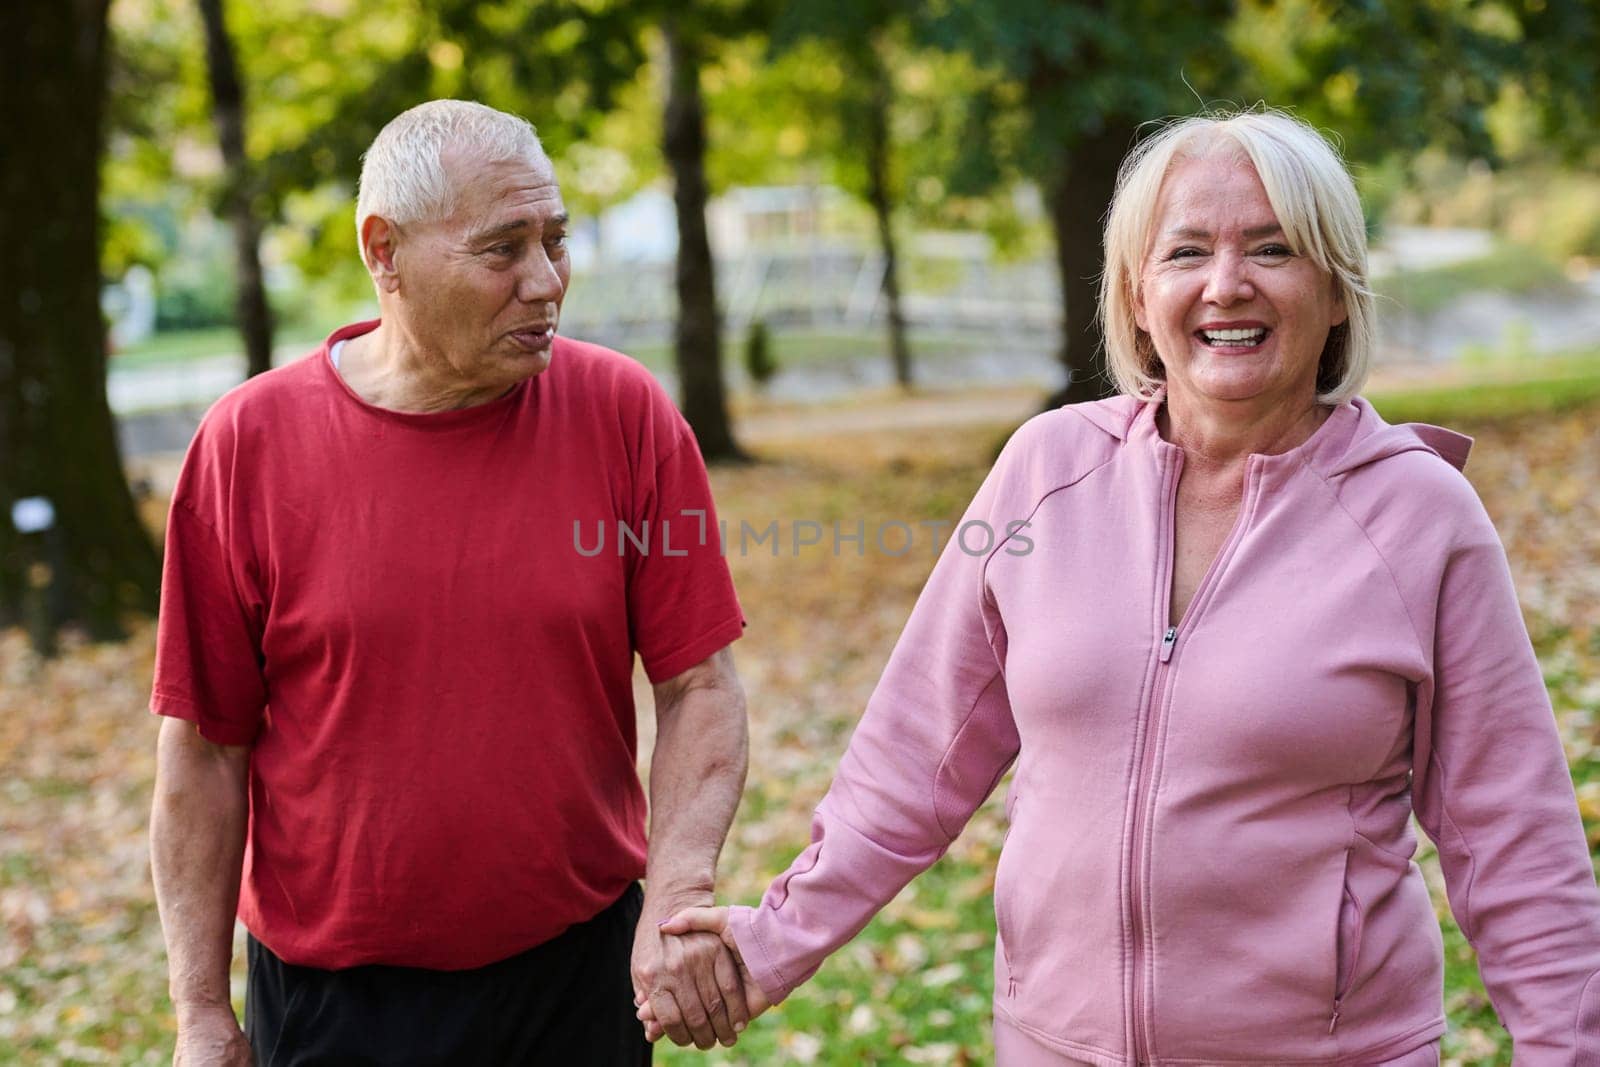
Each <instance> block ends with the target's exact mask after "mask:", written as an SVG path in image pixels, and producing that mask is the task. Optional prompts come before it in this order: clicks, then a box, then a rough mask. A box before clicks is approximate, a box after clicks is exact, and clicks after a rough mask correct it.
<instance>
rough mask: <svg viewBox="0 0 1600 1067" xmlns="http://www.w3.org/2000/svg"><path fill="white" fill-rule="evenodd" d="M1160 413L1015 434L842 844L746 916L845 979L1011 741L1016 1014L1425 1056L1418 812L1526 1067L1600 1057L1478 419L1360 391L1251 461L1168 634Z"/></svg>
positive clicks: (1093, 1044)
mask: <svg viewBox="0 0 1600 1067" xmlns="http://www.w3.org/2000/svg"><path fill="white" fill-rule="evenodd" d="M1158 406H1159V405H1158V403H1156V402H1141V401H1138V400H1135V399H1133V398H1129V397H1122V398H1118V399H1114V400H1108V401H1102V402H1099V403H1095V404H1084V405H1076V406H1072V407H1067V408H1062V409H1060V410H1057V411H1053V412H1049V413H1047V414H1044V415H1041V416H1039V417H1038V418H1036V419H1033V420H1032V421H1030V422H1029V423H1028V424H1027V425H1025V426H1024V427H1022V429H1020V430H1019V431H1018V432H1017V433H1016V435H1015V436H1014V437H1013V439H1012V441H1011V442H1010V444H1009V445H1008V446H1007V447H1006V449H1005V451H1004V453H1003V454H1002V455H1001V457H1000V459H999V461H998V462H997V463H996V464H995V467H994V470H993V471H992V472H991V473H990V475H989V477H988V478H987V479H986V480H985V482H984V484H983V487H982V489H980V490H979V492H978V495H977V497H976V499H975V500H974V501H973V503H972V505H971V507H970V509H969V510H968V512H967V515H966V519H965V520H964V522H978V521H982V522H984V523H987V525H988V527H989V528H990V529H993V530H995V531H999V532H1000V533H999V537H997V538H996V541H997V543H995V544H992V545H983V544H982V542H983V541H984V536H983V531H982V529H981V528H980V527H976V526H974V527H972V528H971V530H970V531H969V532H968V536H967V538H966V539H965V541H964V542H963V541H961V540H960V539H956V538H953V539H952V541H951V543H950V545H948V546H947V548H946V550H945V551H944V553H943V555H942V557H941V559H940V561H939V563H938V565H937V566H936V568H935V569H934V571H933V574H932V576H931V577H930V578H929V579H928V583H927V586H926V588H925V589H924V590H923V592H922V596H921V598H920V599H919V600H918V602H917V606H916V608H915V610H914V611H913V612H912V615H911V619H910V621H909V622H908V623H907V625H906V629H905V632H904V633H903V634H902V636H901V638H900V641H899V643H898V645H897V646H896V648H895V651H894V654H893V656H892V657H891V659H890V661H889V665H888V667H887V669H886V670H885V672H884V675H883V679H882V681H881V682H880V683H879V685H878V688H877V690H876V691H875V692H874V694H873V696H872V699H871V701H870V702H869V704H868V706H867V710H866V713H865V715H864V716H863V718H862V720H861V724H860V726H859V727H858V729H857V731H856V733H855V736H854V738H853V739H852V740H851V742H850V746H849V749H848V751H847V752H846V753H845V755H844V758H843V760H842V762H841V763H840V767H839V772H838V776H837V777H836V779H835V780H834V783H833V786H832V787H831V788H830V789H829V791H828V793H827V795H826V796H825V797H824V798H823V800H822V803H821V804H820V805H819V807H818V808H817V811H816V816H815V819H814V821H813V823H812V843H811V845H810V847H809V848H807V849H806V850H805V851H804V852H803V853H802V854H801V855H800V856H799V857H798V858H797V859H796V860H795V862H794V864H793V865H792V866H791V867H790V868H789V870H788V871H786V872H785V873H784V874H782V875H781V876H779V877H778V878H777V879H776V880H775V881H774V882H773V883H772V885H771V887H770V888H769V889H768V890H767V893H766V895H765V897H764V898H763V900H762V902H761V904H760V906H759V907H757V908H735V909H733V921H732V926H733V930H734V935H735V937H736V939H737V941H738V945H739V948H740V951H741V953H742V955H743V956H744V958H745V961H746V963H747V964H748V966H749V967H750V969H751V971H752V972H753V974H754V976H755V977H756V979H757V981H758V982H760V984H761V986H762V988H763V989H764V990H766V992H767V993H768V994H769V995H770V996H772V997H773V998H774V999H781V998H782V997H783V996H786V995H787V994H788V993H789V992H790V991H791V990H793V989H794V988H795V986H797V985H798V984H800V983H801V982H803V981H805V980H806V979H807V978H809V977H810V976H811V975H812V974H813V973H815V971H816V970H817V968H818V966H820V964H821V963H822V960H823V959H824V957H826V956H827V955H828V954H829V953H830V952H832V951H833V950H834V949H836V948H838V947H839V946H840V945H841V944H843V943H844V942H845V941H847V940H849V939H850V938H851V937H853V936H855V934H856V933H857V932H859V931H860V930H861V928H862V927H863V926H865V925H866V923H867V921H868V920H869V919H870V918H871V917H872V916H873V914H874V913H875V912H877V911H878V909H879V908H881V907H882V906H883V905H884V904H885V903H886V902H887V901H889V900H890V899H891V898H892V897H893V896H894V895H895V894H896V893H897V892H898V891H899V890H900V889H901V888H902V887H903V886H904V885H905V884H906V883H907V882H908V881H910V880H911V879H912V878H913V877H915V876H916V875H917V873H918V872H920V871H922V870H924V869H925V868H926V867H928V866H929V865H930V864H932V863H933V862H934V861H935V860H937V859H938V858H939V857H940V856H941V855H942V854H943V853H944V851H945V849H946V848H947V847H948V846H949V844H950V842H951V841H952V839H954V837H955V836H956V835H957V834H958V833H959V832H960V830H961V828H962V826H963V825H965V823H966V821H967V819H968V818H969V817H970V816H971V814H972V812H973V811H974V810H975V809H976V808H977V807H978V805H979V804H980V803H982V801H983V800H984V798H985V797H986V796H988V794H989V793H990V791H991V790H992V789H993V788H994V786H995V783H996V782H997V781H999V779H1000V776H1001V775H1002V774H1003V773H1004V772H1005V770H1006V768H1007V767H1008V766H1009V765H1010V764H1011V762H1012V760H1013V759H1016V761H1017V769H1016V776H1015V780H1014V784H1013V786H1012V788H1011V792H1010V795H1009V797H1008V799H1007V803H1006V811H1007V814H1008V817H1009V820H1010V829H1009V832H1008V834H1007V839H1006V843H1005V846H1004V849H1003V850H1002V853H1001V857H1000V866H999V871H998V873H997V875H996V879H995V894H994V895H995V915H996V919H997V923H998V926H999V939H998V942H997V946H996V959H995V1001H994V1008H995V1015H996V1025H997V1027H999V1028H1011V1031H1012V1032H1014V1033H1021V1034H1025V1035H1026V1036H1027V1037H1028V1038H1029V1039H1031V1042H1032V1043H1033V1044H1034V1045H1036V1046H1042V1047H1044V1048H1046V1049H1050V1050H1054V1051H1055V1052H1057V1053H1059V1054H1060V1056H1061V1057H1063V1058H1064V1059H1066V1060H1068V1061H1069V1062H1070V1061H1082V1062H1087V1063H1093V1064H1102V1065H1106V1067H1112V1065H1122V1064H1183V1065H1198V1064H1329V1065H1332V1064H1370V1063H1373V1062H1376V1061H1383V1060H1389V1059H1395V1058H1398V1057H1402V1056H1403V1055H1404V1054H1405V1053H1407V1052H1411V1051H1413V1050H1418V1049H1421V1048H1422V1047H1423V1046H1426V1045H1428V1044H1429V1043H1430V1042H1432V1041H1434V1040H1435V1039H1436V1038H1438V1036H1439V1035H1440V1034H1441V1033H1442V1032H1443V1030H1444V1026H1445V1020H1444V1011H1443V1003H1442V1001H1443V997H1442V972H1443V964H1442V949H1441V942H1440V935H1439V925H1438V921H1437V919H1436V917H1435V915H1434V912H1433V907H1432V905H1431V903H1430V901H1429V898H1428V891H1427V888H1426V886H1425V885H1424V883H1423V879H1422V875H1421V873H1420V871H1419V870H1418V868H1417V865H1416V864H1415V863H1413V862H1412V861H1411V857H1412V855H1413V854H1414V853H1415V851H1416V847H1417V841H1416V837H1415V834H1414V833H1413V832H1412V829H1411V826H1410V823H1409V820H1410V817H1411V815H1412V814H1413V813H1415V815H1416V816H1417V818H1418V820H1419V821H1420V822H1421V824H1422V826H1423V828H1424V829H1425V830H1426V831H1427V833H1428V835H1429V836H1430V837H1431V838H1432V839H1433V840H1434V841H1435V842H1436V843H1437V845H1438V848H1439V854H1440V858H1441V862H1442V865H1443V869H1444V873H1445V877H1446V881H1447V883H1448V888H1449V896H1450V904H1451V909H1452V911H1453V912H1454V913H1455V916H1456V919H1457V921H1458V922H1459V923H1460V925H1461V928H1462V930H1463V931H1464V932H1465V933H1466V935H1467V937H1468V938H1469V939H1470V940H1471V942H1472V944H1473V945H1474V946H1475V947H1476V949H1477V951H1478V953H1479V965H1480V968H1481V971H1482V974H1483V978H1484V982H1485V984H1486V985H1487V987H1488V990H1489V993H1490V995H1491V997H1492V999H1493V1001H1494V1005H1495V1008H1496V1010H1497V1011H1498V1012H1499V1014H1500V1017H1501V1019H1502V1020H1503V1021H1504V1023H1505V1025H1506V1027H1507V1028H1508V1029H1509V1031H1510V1032H1511V1034H1512V1036H1513V1039H1514V1042H1515V1056H1516V1062H1517V1064H1518V1065H1519V1067H1545V1065H1550V1067H1554V1065H1557V1064H1560V1065H1562V1067H1569V1065H1573V1064H1600V891H1597V890H1596V886H1595V876H1594V868H1593V866H1592V861H1591V859H1590V856H1589V851H1588V847H1587V845H1586V842H1585V839H1584V833H1583V826H1582V823H1581V820H1580V819H1579V816H1578V811H1577V805H1576V803H1575V801H1574V797H1573V789H1572V781H1571V777H1570V773H1569V771H1568V768H1567V764H1566V761H1565V758H1564V755H1563V752H1562V747H1561V743H1560V739H1559V737H1558V735H1557V731H1556V726H1555V721H1554V716H1553V715H1552V713H1551V708H1550V703H1549V697H1548V696H1547V694H1546V691H1545V688H1544V684H1543V680H1542V677H1541V673H1540V670H1539V666H1538V664H1537V662H1536V660H1535V659H1534V655H1533V651H1532V648H1531V646H1530V644H1529V641H1528V636H1527V631H1526V630H1525V628H1524V626H1523V622H1522V617H1521V613H1520V611H1519V609H1518V606H1517V599H1516V594H1515V592H1514V590H1513V588H1512V583H1511V576H1510V573H1509V570H1508V569H1507V566H1506V559H1505V553H1504V550H1503V549H1502V548H1501V546H1500V542H1499V540H1498V538H1497V536H1496V534H1495V531H1494V527H1493V526H1492V525H1491V524H1490V522H1489V519H1488V516H1487V515H1486V514H1485V512H1484V510H1483V507H1482V505H1481V504H1480V503H1479V501H1478V498H1477V496H1476V494H1475V493H1474V492H1473V490H1472V487H1471V486H1470V485H1469V484H1468V482H1467V481H1466V479H1465V478H1463V477H1462V476H1461V475H1460V474H1459V473H1458V472H1457V468H1459V467H1461V466H1462V465H1463V464H1464V462H1465V460H1466V454H1467V449H1468V447H1469V446H1470V444H1471V442H1470V440H1469V439H1467V438H1465V437H1462V436H1460V435H1458V434H1454V433H1451V432H1449V431H1447V430H1440V429H1437V428H1434V427H1430V426H1420V425H1418V426H1389V425H1387V424H1386V423H1384V421H1383V420H1382V419H1381V418H1379V416H1378V415H1377V413H1376V412H1375V411H1373V409H1372V408H1371V406H1370V405H1368V404H1367V403H1366V402H1365V401H1364V400H1360V399H1357V400H1355V401H1353V402H1349V403H1344V404H1341V405H1339V406H1338V407H1337V408H1336V409H1335V410H1334V411H1333V412H1332V414H1331V415H1330V416H1329V417H1328V419H1327V420H1326V421H1325V422H1324V423H1323V425H1322V426H1321V427H1320V428H1319V429H1318V430H1317V432H1316V433H1315V434H1314V435H1313V436H1312V437H1311V438H1310V439H1309V440H1308V441H1306V442H1305V443H1304V444H1303V445H1301V446H1300V447H1298V448H1296V449H1294V450H1292V451H1289V452H1286V453H1282V454H1280V455H1272V456H1263V455H1255V456H1251V457H1250V458H1249V460H1248V472H1247V474H1246V478H1245V490H1244V498H1243V503H1242V505H1241V508H1240V512H1239V518H1238V521H1237V524H1236V525H1235V527H1234V529H1233V532H1232V533H1231V534H1230V535H1229V537H1228V539H1227V541H1226V542H1225V544H1224V545H1223V547H1222V549H1221V551H1220V552H1219V553H1218V555H1217V559H1216V561H1215V562H1214V563H1213V564H1212V565H1211V568H1210V570H1209V571H1208V572H1207V574H1206V576H1205V578H1204V579H1203V580H1202V582H1201V584H1200V586H1199V589H1198V590H1197V592H1196V593H1195V596H1194V600H1193V602H1192V604H1191V605H1190V607H1189V608H1188V610H1187V612H1186V613H1185V615H1184V617H1183V619H1182V621H1181V622H1180V623H1179V624H1178V625H1177V626H1176V627H1173V626H1171V625H1170V623H1169V619H1168V601H1169V588H1170V582H1171V569H1172V524H1173V511H1174V502H1175V499H1176V493H1177V485H1178V475H1179V471H1180V470H1181V468H1182V463H1183V454H1182V452H1181V450H1180V449H1178V448H1177V447H1175V446H1173V445H1171V444H1169V443H1167V442H1165V441H1163V440H1162V439H1161V437H1160V435H1159V433H1158V432H1157V429H1156V426H1155V412H1156V409H1157V407H1158ZM1014 520H1026V521H1027V522H1028V524H1029V525H1028V526H1027V527H1026V528H1025V529H1020V530H1018V531H1017V532H1016V533H1015V534H1014V535H1013V536H1011V537H1010V538H1005V537H1004V531H1005V530H1006V528H1007V524H1008V523H1012V522H1013V521H1014ZM980 547H983V548H985V549H986V550H985V551H983V552H981V553H977V552H975V551H974V550H976V549H978V548H980Z"/></svg>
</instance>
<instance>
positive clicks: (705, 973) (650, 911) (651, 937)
mask: <svg viewBox="0 0 1600 1067" xmlns="http://www.w3.org/2000/svg"><path fill="white" fill-rule="evenodd" d="M703 899H705V900H706V901H709V900H710V899H711V895H710V894H709V893H707V894H703ZM687 903H689V901H688V900H686V899H684V898H682V897H680V898H678V899H676V900H673V901H671V902H664V903H658V902H656V901H653V900H651V898H650V894H649V893H648V892H647V893H646V894H645V905H644V909H643V913H642V914H641V915H640V917H639V928H638V930H637V931H636V932H635V934H634V938H633V1002H634V1004H636V1005H642V1006H643V1008H642V1009H641V1010H648V1011H649V1012H650V1021H651V1024H652V1025H654V1026H655V1028H656V1029H655V1037H654V1038H651V1040H652V1041H654V1040H656V1039H657V1038H659V1037H660V1036H661V1035H662V1033H663V1032H664V1033H666V1035H667V1036H668V1037H670V1038H672V1040H673V1041H674V1042H675V1043H677V1044H679V1045H688V1044H690V1043H693V1044H694V1045H695V1047H696V1048H700V1049H708V1048H710V1047H711V1046H712V1045H714V1044H717V1043H719V1042H720V1043H721V1044H722V1045H723V1046H725V1047H729V1048H731V1047H732V1046H733V1043H734V1042H735V1041H736V1040H738V1034H739V1032H740V1031H742V1030H743V1029H744V1028H745V1026H746V1025H747V1024H748V1023H749V1021H750V1010H749V1008H748V1007H747V1005H746V1003H745V992H744V991H745V985H744V982H743V981H742V980H741V979H740V976H739V970H740V967H739V964H738V962H737V957H736V956H735V955H733V954H732V953H731V952H730V951H729V950H728V949H727V948H726V947H725V946H724V945H723V942H722V940H721V939H720V938H718V937H716V936H715V935H713V934H709V933H692V932H691V933H688V934H686V935H685V936H680V937H664V936H662V933H661V929H660V927H659V926H658V925H657V924H658V923H659V922H660V921H661V919H662V917H663V916H664V915H671V914H672V913H673V912H674V911H677V910H678V909H679V908H683V907H684V905H685V904H687ZM685 910H686V911H687V912H690V913H692V912H695V911H698V910H706V909H696V908H692V907H690V908H686V909H685ZM642 1019H643V1016H642V1015H641V1020H642ZM649 1030H650V1027H649V1025H647V1026H646V1035H647V1036H648V1034H649Z"/></svg>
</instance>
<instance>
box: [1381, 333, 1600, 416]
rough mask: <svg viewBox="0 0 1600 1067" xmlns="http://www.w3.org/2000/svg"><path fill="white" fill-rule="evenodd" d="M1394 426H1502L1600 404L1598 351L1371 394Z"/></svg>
mask: <svg viewBox="0 0 1600 1067" xmlns="http://www.w3.org/2000/svg"><path fill="white" fill-rule="evenodd" d="M1367 395H1368V398H1369V399H1370V400H1371V401H1372V403H1373V406H1374V407H1376V408H1377V409H1378V411H1379V412H1381V413H1382V414H1383V417H1384V418H1385V419H1387V420H1389V421H1390V422H1428V423H1434V424H1436V425H1451V424H1453V423H1458V422H1463V421H1465V422H1474V423H1476V422H1503V421H1505V420H1507V419H1509V418H1517V417H1522V416H1535V415H1554V414H1558V413H1560V412H1566V411H1574V410H1578V409H1583V408H1593V407H1595V406H1596V405H1597V404H1600V348H1590V349H1582V350H1579V351H1575V352H1569V353H1565V354H1563V355H1557V356H1546V357H1530V358H1523V359H1489V360H1485V361H1478V362H1467V363H1465V364H1464V365H1462V366H1460V367H1458V368H1451V373H1450V375H1449V377H1448V378H1445V379H1444V380H1443V381H1441V382H1440V383H1439V384H1433V385H1421V386H1414V387H1411V388H1406V389H1396V390H1392V391H1388V392H1385V391H1381V390H1379V391H1374V392H1371V393H1368V394H1367Z"/></svg>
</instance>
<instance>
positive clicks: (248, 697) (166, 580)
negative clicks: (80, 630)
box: [150, 438, 266, 745]
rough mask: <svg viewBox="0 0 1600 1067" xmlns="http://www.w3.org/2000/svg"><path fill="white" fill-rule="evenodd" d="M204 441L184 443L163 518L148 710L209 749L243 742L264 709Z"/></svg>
mask: <svg viewBox="0 0 1600 1067" xmlns="http://www.w3.org/2000/svg"><path fill="white" fill-rule="evenodd" d="M208 444H209V443H208V442H207V441H205V440H204V438H198V439H197V440H196V443H195V444H194V445H193V446H191V450H190V455H189V457H188V458H187V459H186V460H185V462H184V472H183V475H182V476H180V478H179V482H178V487H177V490H176V491H175V492H174V494H173V502H172V509H171V513H170V515H169V517H168V519H167V538H166V553H165V559H164V561H163V563H162V577H161V613H160V616H159V620H158V623H157V627H156V664H155V684H154V686H153V691H152V693H151V697H150V710H151V711H152V712H154V713H156V714H157V715H170V716H172V717H174V718H179V719H187V720H188V721H190V722H193V723H194V724H195V725H196V726H197V727H198V728H199V730H200V735H201V736H202V737H204V738H205V739H206V740H208V741H212V742H214V743H216V744H221V745H245V744H250V743H251V742H253V741H254V740H255V737H256V733H257V731H258V730H259V728H260V725H261V719H262V716H263V715H264V713H265V710H266V684H265V681H264V679H263V676H262V657H261V651H260V650H261V632H260V627H259V625H258V623H257V621H256V619H255V614H256V613H255V612H254V611H253V610H252V609H251V608H250V607H249V606H248V605H247V604H246V601H245V598H243V597H241V596H240V592H239V587H238V582H237V580H236V573H237V572H236V569H235V563H234V560H233V558H232V553H230V551H229V550H228V547H227V544H226V540H225V536H224V527H225V523H223V522H221V521H219V520H221V519H222V518H223V516H224V515H225V514H226V501H227V498H228V494H227V488H226V486H225V484H224V480H223V479H222V478H220V477H218V475H217V473H216V470H217V467H216V465H214V464H212V463H210V462H209V460H208V457H207V449H208ZM202 511H208V512H211V513H212V514H213V516H214V517H213V518H212V519H207V518H205V517H204V516H203V514H202Z"/></svg>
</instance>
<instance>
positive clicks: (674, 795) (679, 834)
mask: <svg viewBox="0 0 1600 1067" xmlns="http://www.w3.org/2000/svg"><path fill="white" fill-rule="evenodd" d="M657 719H658V726H657V731H656V747H655V753H654V755H653V756H652V757H651V761H650V856H649V861H648V864H647V868H646V872H647V873H646V879H647V881H648V883H649V886H650V889H651V891H652V893H651V895H652V896H654V897H657V898H658V899H660V898H663V896H678V895H681V894H696V895H704V896H705V897H706V898H707V901H709V894H710V893H711V891H712V888H713V885H714V883H715V880H716V871H717V855H718V853H720V852H721V851H722V843H723V841H724V840H725V839H726V838H727V836H728V827H729V826H730V825H731V824H732V822H733V815H734V812H735V811H736V810H738V807H739V798H740V796H741V794H742V793H743V792H744V781H745V771H746V768H747V765H748V762H749V749H750V738H749V727H748V725H747V723H746V719H745V707H744V693H743V691H742V690H741V689H740V688H739V685H738V682H737V680H733V681H732V683H731V684H728V685H716V686H707V687H697V688H690V689H687V690H685V691H684V692H683V693H682V694H681V695H679V696H678V698H677V699H676V700H675V701H674V702H673V703H672V705H671V706H669V707H664V708H662V709H659V710H658V712H657Z"/></svg>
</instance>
